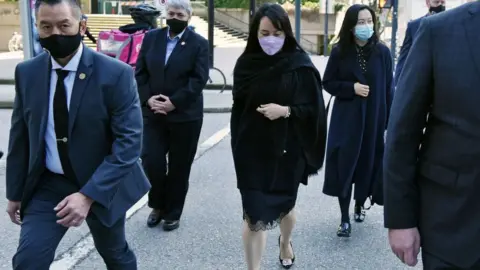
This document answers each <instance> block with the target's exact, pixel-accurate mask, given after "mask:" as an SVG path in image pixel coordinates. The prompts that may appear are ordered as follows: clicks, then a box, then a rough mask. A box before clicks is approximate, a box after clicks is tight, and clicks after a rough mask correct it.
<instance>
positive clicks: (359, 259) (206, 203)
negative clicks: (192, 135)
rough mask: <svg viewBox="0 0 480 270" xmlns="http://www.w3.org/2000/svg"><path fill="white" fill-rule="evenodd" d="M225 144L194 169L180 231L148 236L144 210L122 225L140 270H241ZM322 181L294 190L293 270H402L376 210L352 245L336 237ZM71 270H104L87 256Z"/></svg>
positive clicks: (274, 254)
mask: <svg viewBox="0 0 480 270" xmlns="http://www.w3.org/2000/svg"><path fill="white" fill-rule="evenodd" d="M225 117H227V116H225ZM229 140H230V137H228V136H227V137H226V138H225V139H224V140H223V141H222V142H221V143H220V144H218V145H217V146H216V147H215V148H213V149H212V150H211V151H209V152H208V153H207V154H206V155H204V156H203V157H202V158H200V159H199V160H198V161H197V162H196V163H195V164H194V166H193V170H192V178H191V182H190V183H191V186H190V192H189V195H188V198H187V202H186V207H185V212H184V213H185V214H184V217H183V220H182V226H181V227H180V229H179V230H177V231H174V232H170V233H166V232H164V231H162V230H161V228H154V229H150V228H147V226H146V225H145V219H146V217H147V215H148V213H149V209H146V208H144V209H142V210H140V211H139V212H137V214H135V215H134V216H133V217H132V218H131V219H130V220H129V221H128V225H127V234H128V239H129V240H130V243H131V245H132V247H133V248H134V250H135V252H136V254H137V257H138V262H139V269H144V270H158V269H162V270H163V269H165V270H167V269H168V270H169V269H176V270H177V269H178V270H198V269H202V270H203V269H205V270H207V269H209V270H210V269H219V270H226V269H229V270H230V269H245V267H244V263H243V251H242V245H241V242H240V241H241V237H240V235H241V234H240V228H241V220H242V216H241V213H242V211H241V204H240V196H239V194H238V192H237V189H236V187H235V173H234V170H233V163H232V158H231V153H230V146H229ZM322 178H323V177H322V175H319V176H317V177H315V178H313V179H311V184H310V185H309V186H308V187H302V188H301V190H300V194H299V201H298V205H297V209H298V225H297V227H296V230H295V234H294V238H293V246H294V250H295V252H296V256H297V261H296V262H297V264H298V265H297V267H296V269H308V270H311V269H329V270H333V269H335V270H347V269H348V270H350V269H361V270H372V269H382V270H384V269H388V270H397V269H398V270H400V269H408V268H406V267H404V266H403V265H402V264H401V263H399V262H398V261H397V259H396V258H395V257H394V256H393V255H392V254H391V252H390V250H389V247H388V246H387V242H386V231H385V230H384V229H383V227H382V208H379V207H374V208H373V209H372V210H371V211H369V212H368V213H367V214H368V216H367V220H366V222H365V223H364V224H362V225H361V226H355V224H354V227H353V236H352V238H351V239H339V238H338V237H337V236H336V235H335V232H336V228H337V225H338V222H339V210H338V206H337V201H336V199H333V198H330V197H327V196H325V195H322V192H321V188H322ZM278 235H279V230H278V229H276V230H273V231H271V232H270V233H269V238H268V246H267V251H266V254H265V256H264V260H263V268H262V269H279V267H278V259H277V258H278V248H277V244H276V243H277V242H276V241H277V237H278ZM75 269H76V270H83V269H92V270H93V269H99V270H100V269H105V267H104V266H103V263H102V260H101V258H100V257H99V255H98V253H97V252H96V251H93V252H92V253H91V254H90V256H88V258H86V259H85V260H84V261H83V262H81V263H80V264H78V266H77V267H76V268H75ZM417 269H420V268H417Z"/></svg>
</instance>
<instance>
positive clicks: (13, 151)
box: [6, 66, 30, 202]
mask: <svg viewBox="0 0 480 270" xmlns="http://www.w3.org/2000/svg"><path fill="white" fill-rule="evenodd" d="M20 73H21V72H20V71H19V66H17V67H16V68H15V101H14V103H13V112H12V122H11V127H10V139H9V143H8V155H7V168H6V171H7V172H6V181H7V199H8V200H9V201H17V202H18V201H21V200H22V196H23V189H24V186H25V179H26V177H27V172H28V167H29V164H28V163H29V149H30V145H29V140H28V129H27V125H26V123H25V119H24V118H23V102H22V95H21V91H20V83H21V78H19V76H18V75H19V74H20Z"/></svg>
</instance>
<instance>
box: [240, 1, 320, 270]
mask: <svg viewBox="0 0 480 270" xmlns="http://www.w3.org/2000/svg"><path fill="white" fill-rule="evenodd" d="M233 99H234V103H233V108H232V116H231V138H232V141H231V146H232V153H233V159H234V164H235V171H236V174H237V186H238V188H239V190H240V194H241V197H242V207H243V219H244V221H245V222H244V229H243V241H244V247H245V254H246V260H247V264H248V269H249V270H257V269H259V268H260V261H261V257H262V253H263V250H264V248H265V243H266V230H269V229H272V228H274V227H275V226H276V225H278V224H280V231H281V235H280V236H279V240H278V241H279V246H280V255H279V259H280V263H281V265H282V266H283V267H284V268H290V267H291V266H292V265H293V263H294V260H295V255H294V252H293V247H292V244H291V235H292V230H293V227H294V225H295V214H294V211H293V208H294V207H295V202H296V199H297V192H298V187H299V185H300V183H303V184H307V179H308V176H310V175H313V174H315V173H317V171H318V170H319V169H320V168H321V167H322V165H323V158H324V150H325V140H326V114H325V104H324V101H323V96H322V90H321V79H320V75H319V73H318V71H317V69H316V68H315V67H314V65H313V64H312V62H311V60H310V57H309V56H308V55H307V54H306V53H305V52H304V51H303V50H302V49H301V48H300V47H299V45H298V44H297V42H296V41H295V38H294V37H293V32H292V27H291V25H290V21H289V19H288V15H287V13H286V12H285V10H283V8H282V7H281V6H280V5H277V4H265V5H263V6H262V7H261V8H260V9H259V10H258V11H257V13H256V14H255V17H254V19H253V22H252V25H251V29H250V34H249V38H248V43H247V47H246V49H245V52H244V53H243V54H242V55H241V56H240V58H239V59H238V61H237V64H236V66H235V69H234V89H233Z"/></svg>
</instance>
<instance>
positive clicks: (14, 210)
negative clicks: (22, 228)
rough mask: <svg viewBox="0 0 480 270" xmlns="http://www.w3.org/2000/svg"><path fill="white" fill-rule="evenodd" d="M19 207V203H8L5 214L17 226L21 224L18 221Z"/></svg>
mask: <svg viewBox="0 0 480 270" xmlns="http://www.w3.org/2000/svg"><path fill="white" fill-rule="evenodd" d="M20 205H21V202H14V201H8V204H7V213H8V215H9V216H10V220H11V221H12V222H13V223H15V224H17V225H20V224H22V222H21V220H20Z"/></svg>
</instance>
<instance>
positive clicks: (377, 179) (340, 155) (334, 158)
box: [323, 5, 393, 237]
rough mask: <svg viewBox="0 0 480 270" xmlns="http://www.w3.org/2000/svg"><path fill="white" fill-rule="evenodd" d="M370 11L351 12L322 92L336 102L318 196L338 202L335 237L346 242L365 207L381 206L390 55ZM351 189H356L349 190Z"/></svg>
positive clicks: (355, 8) (359, 8) (390, 89)
mask: <svg viewBox="0 0 480 270" xmlns="http://www.w3.org/2000/svg"><path fill="white" fill-rule="evenodd" d="M376 21H377V20H376V17H375V13H374V11H373V10H372V9H371V8H369V7H368V6H365V5H353V6H351V7H350V8H349V9H348V10H347V12H346V15H345V19H344V21H343V25H342V28H341V30H340V34H339V40H338V43H337V44H335V46H334V48H333V49H332V52H331V55H330V58H329V60H328V64H327V67H326V70H325V74H324V89H325V90H326V91H327V92H328V93H330V94H331V95H332V96H334V97H335V101H334V104H333V109H332V115H331V119H330V128H329V134H328V142H327V153H326V163H325V164H326V165H325V181H324V187H323V192H324V193H325V194H327V195H330V196H335V197H338V200H339V204H340V212H341V221H340V225H339V227H338V230H337V235H338V236H339V237H350V234H351V223H350V213H349V206H350V201H351V198H352V193H353V197H354V199H355V207H354V211H353V219H354V221H355V222H358V223H361V222H363V221H364V219H365V206H364V205H365V202H366V200H367V199H368V198H369V197H370V198H371V203H377V204H380V205H383V193H382V188H383V186H382V184H381V183H382V168H383V167H382V159H383V151H384V134H385V130H386V128H387V122H388V115H389V111H390V105H391V102H392V99H393V87H392V86H393V85H392V76H393V71H392V58H391V55H390V50H389V49H388V48H387V47H386V46H385V45H384V44H383V43H381V42H380V41H379V40H378V37H377V33H376V31H375V25H376ZM353 186H355V188H354V189H353Z"/></svg>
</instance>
